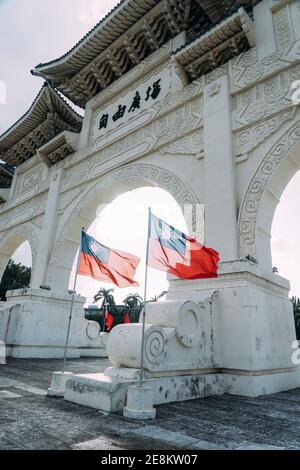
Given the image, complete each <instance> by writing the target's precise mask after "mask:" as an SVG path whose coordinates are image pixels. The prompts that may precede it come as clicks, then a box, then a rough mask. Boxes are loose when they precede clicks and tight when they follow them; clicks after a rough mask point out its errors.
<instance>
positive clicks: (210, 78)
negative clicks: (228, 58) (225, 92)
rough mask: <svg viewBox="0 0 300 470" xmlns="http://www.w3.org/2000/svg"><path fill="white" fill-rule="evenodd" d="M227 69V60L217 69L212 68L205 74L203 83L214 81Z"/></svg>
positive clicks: (224, 73) (225, 72) (226, 71)
mask: <svg viewBox="0 0 300 470" xmlns="http://www.w3.org/2000/svg"><path fill="white" fill-rule="evenodd" d="M228 70H229V64H228V62H227V63H226V64H224V65H221V66H220V67H218V68H217V69H215V70H213V71H212V72H210V73H209V74H207V75H206V76H205V83H206V85H208V84H209V83H212V82H214V81H215V80H218V79H219V78H221V77H223V76H224V75H227V73H228Z"/></svg>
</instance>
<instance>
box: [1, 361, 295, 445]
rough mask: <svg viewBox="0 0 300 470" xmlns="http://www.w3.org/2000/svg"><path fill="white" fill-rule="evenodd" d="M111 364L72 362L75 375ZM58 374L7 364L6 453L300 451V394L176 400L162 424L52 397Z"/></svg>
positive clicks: (35, 365)
mask: <svg viewBox="0 0 300 470" xmlns="http://www.w3.org/2000/svg"><path fill="white" fill-rule="evenodd" d="M108 365H109V362H108V361H107V359H105V360H103V359H91V358H86V359H80V360H70V361H68V369H69V370H71V371H73V372H75V373H76V372H85V373H88V372H99V371H102V370H103V369H105V368H106V367H107V366H108ZM59 369H61V361H60V360H30V359H22V360H20V359H8V362H7V364H6V365H4V366H1V368H0V392H5V394H3V393H2V396H1V394H0V449H24V448H26V449H68V448H73V449H77V448H78V449H81V448H82V449H85V448H92V447H95V448H99V450H102V449H108V450H110V449H111V450H113V449H120V450H121V449H122V450H123V449H128V450H134V449H143V450H148V449H149V450H154V449H155V450H156V449H164V450H170V449H179V448H180V449H186V448H187V449H195V450H196V449H199V450H204V449H207V450H209V449H213V450H217V449H220V450H221V449H223V448H226V449H227V448H228V449H239V450H242V449H243V448H246V449H252V448H253V449H254V448H255V449H257V448H259V449H261V448H264V449H269V448H272V449H276V450H277V449H278V448H285V449H298V450H300V425H299V423H300V389H296V390H293V391H289V392H282V393H279V394H273V395H269V396H263V397H259V398H249V397H237V396H235V397H233V396H230V395H222V396H217V397H207V398H204V399H196V400H190V401H187V402H180V403H170V404H167V405H161V406H157V419H156V420H155V421H154V422H151V423H144V422H139V421H134V420H129V419H127V418H124V417H123V415H122V413H116V414H109V415H107V414H102V413H100V412H98V411H97V410H93V409H91V408H86V407H82V406H80V405H76V404H74V403H69V402H65V401H64V400H63V399H54V398H49V397H47V396H45V393H46V390H47V388H48V387H49V385H50V382H51V377H52V372H53V371H55V370H59ZM7 392H10V393H12V394H15V395H18V398H12V395H10V398H8V397H7ZM4 395H5V396H4ZM257 446H259V447H257Z"/></svg>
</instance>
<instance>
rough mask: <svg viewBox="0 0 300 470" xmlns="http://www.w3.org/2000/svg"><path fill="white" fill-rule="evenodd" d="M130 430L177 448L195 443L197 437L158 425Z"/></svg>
mask: <svg viewBox="0 0 300 470" xmlns="http://www.w3.org/2000/svg"><path fill="white" fill-rule="evenodd" d="M131 432H132V433H133V434H137V435H138V436H143V437H149V438H151V439H153V440H157V441H160V442H164V443H165V444H170V445H172V446H175V447H177V448H186V447H187V446H190V445H192V444H195V443H197V439H195V438H194V437H191V436H187V435H185V434H181V433H179V432H172V431H166V430H165V429H163V428H160V427H158V426H145V427H141V428H139V429H136V430H135V431H131Z"/></svg>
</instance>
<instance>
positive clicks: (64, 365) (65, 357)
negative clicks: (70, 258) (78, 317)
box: [62, 228, 84, 373]
mask: <svg viewBox="0 0 300 470" xmlns="http://www.w3.org/2000/svg"><path fill="white" fill-rule="evenodd" d="M83 230H84V228H82V229H81V240H80V247H79V253H78V258H77V265H76V272H75V278H74V286H73V291H72V299H71V306H70V315H69V323H68V332H67V338H66V345H65V352H64V363H63V369H62V373H64V372H65V368H66V361H67V351H68V344H69V336H70V328H71V321H72V314H73V305H74V297H75V290H76V283H77V276H78V269H79V263H80V252H81V244H82V232H83Z"/></svg>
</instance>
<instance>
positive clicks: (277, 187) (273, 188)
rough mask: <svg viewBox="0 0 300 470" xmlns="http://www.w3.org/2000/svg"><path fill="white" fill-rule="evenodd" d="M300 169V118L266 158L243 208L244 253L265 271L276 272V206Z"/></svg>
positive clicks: (266, 272)
mask: <svg viewBox="0 0 300 470" xmlns="http://www.w3.org/2000/svg"><path fill="white" fill-rule="evenodd" d="M299 169H300V121H298V122H296V123H295V124H294V125H293V126H292V127H291V128H290V129H289V131H288V132H285V133H284V135H282V136H281V138H280V139H279V140H278V141H277V142H276V143H275V145H273V147H272V148H271V150H270V151H269V152H268V153H267V155H266V156H265V157H264V158H263V160H262V161H261V163H260V165H259V167H258V168H257V170H256V172H255V174H254V176H253V178H252V180H251V182H250V184H249V186H248V188H247V191H246V193H245V196H244V198H243V203H242V205H241V209H240V215H239V237H240V255H241V256H243V257H244V256H247V255H250V256H252V257H253V258H255V259H256V260H257V262H258V263H259V265H260V268H261V270H262V272H263V273H265V274H270V273H272V256H271V228H272V221H273V217H274V213H275V209H276V207H277V204H278V203H279V201H280V197H281V194H282V193H283V191H284V190H285V188H286V186H287V185H288V183H289V181H290V180H291V178H292V177H293V176H294V175H295V173H296V172H297V171H299Z"/></svg>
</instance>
